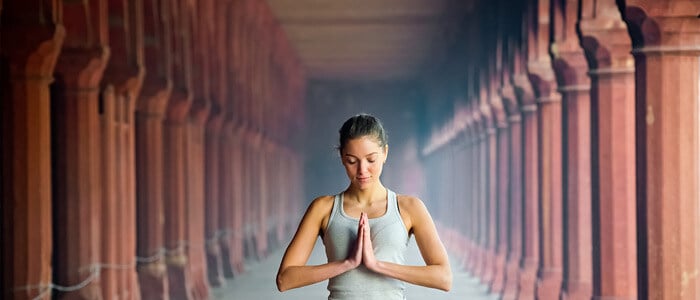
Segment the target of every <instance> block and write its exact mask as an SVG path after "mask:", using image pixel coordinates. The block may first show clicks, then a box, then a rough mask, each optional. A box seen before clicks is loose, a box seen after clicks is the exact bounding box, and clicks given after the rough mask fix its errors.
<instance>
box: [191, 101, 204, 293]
mask: <svg viewBox="0 0 700 300" xmlns="http://www.w3.org/2000/svg"><path fill="white" fill-rule="evenodd" d="M208 103H209V102H208V100H202V99H200V100H198V101H195V102H194V104H193V107H192V110H191V112H190V116H189V122H188V125H187V129H186V130H187V132H186V135H187V136H186V147H185V151H186V153H185V157H186V160H185V162H186V166H185V173H186V174H187V175H188V177H189V179H188V180H187V183H186V185H185V186H186V195H187V197H186V200H185V203H186V205H185V208H186V220H187V229H186V239H185V240H186V241H187V245H188V246H187V263H188V265H187V268H188V272H189V275H190V277H191V278H192V285H193V289H192V292H193V298H194V299H208V298H209V284H208V282H207V280H206V273H207V268H206V263H205V255H206V253H205V239H204V232H205V229H204V227H205V226H204V220H205V219H204V218H205V213H204V208H205V206H204V204H205V203H204V201H205V193H204V187H205V181H204V180H205V178H206V176H205V172H204V170H205V169H204V150H205V134H204V131H205V123H206V121H207V117H208V115H209V104H208Z"/></svg>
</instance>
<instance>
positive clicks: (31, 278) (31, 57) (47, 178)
mask: <svg viewBox="0 0 700 300" xmlns="http://www.w3.org/2000/svg"><path fill="white" fill-rule="evenodd" d="M17 3H19V2H11V3H5V7H4V9H3V16H2V18H3V27H2V28H0V38H1V40H0V43H2V45H3V47H2V48H1V49H0V51H1V55H2V56H3V58H4V59H7V65H8V67H9V74H5V73H3V75H7V76H8V77H9V78H8V77H3V79H2V80H0V84H2V88H1V89H0V93H2V101H0V124H2V126H0V130H1V131H0V138H1V139H2V143H3V147H2V149H0V154H1V156H0V157H1V159H2V161H1V162H0V164H1V165H2V166H3V167H2V168H1V170H0V172H2V173H1V175H0V179H1V180H2V186H1V188H0V192H2V194H1V195H2V197H0V201H2V204H1V205H2V216H1V217H0V224H2V228H0V230H2V231H1V234H0V237H2V240H1V241H0V243H2V247H4V249H6V250H7V251H2V255H3V256H2V258H0V259H1V260H0V263H2V265H3V268H1V269H0V279H1V280H2V284H1V285H0V286H1V287H2V292H0V293H1V294H0V297H2V298H3V299H18V300H19V299H50V298H51V290H50V289H49V284H50V283H51V282H52V280H53V279H52V270H51V255H52V247H53V245H52V244H53V241H52V236H51V232H52V216H51V210H52V207H51V201H52V197H51V186H52V182H51V149H50V145H51V113H50V105H49V103H50V92H49V84H50V83H51V82H52V81H53V72H54V67H55V63H56V59H57V57H58V55H59V53H60V51H61V46H62V45H63V39H64V37H65V29H64V28H63V26H62V25H59V24H56V23H57V22H56V21H57V20H43V21H44V22H43V23H41V24H39V23H38V22H39V21H40V20H42V19H41V18H39V14H40V12H39V10H38V9H37V8H36V7H30V6H29V5H26V6H25V5H16V4H17ZM58 6H59V4H56V3H53V4H52V5H49V6H47V7H45V9H46V12H49V13H50V12H55V11H57V10H60V7H58ZM24 10H29V12H31V13H29V14H26V12H25V11H24ZM20 16H26V17H28V18H29V17H30V16H31V18H35V19H32V20H31V21H32V22H24V21H25V20H23V18H21V17H20ZM10 78H11V80H8V79H10ZM30 120H31V121H30ZM29 286H32V288H29Z"/></svg>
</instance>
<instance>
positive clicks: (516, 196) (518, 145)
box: [501, 83, 524, 300]
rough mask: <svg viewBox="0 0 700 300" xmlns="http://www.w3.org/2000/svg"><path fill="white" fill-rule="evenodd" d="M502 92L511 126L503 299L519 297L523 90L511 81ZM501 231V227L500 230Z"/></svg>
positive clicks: (521, 224) (512, 299)
mask: <svg viewBox="0 0 700 300" xmlns="http://www.w3.org/2000/svg"><path fill="white" fill-rule="evenodd" d="M501 93H502V94H503V96H504V99H505V102H506V107H507V109H506V111H507V112H508V126H509V127H510V130H509V131H508V133H509V137H508V139H509V141H508V147H509V149H510V151H509V153H508V154H509V157H508V158H507V164H508V166H509V168H510V170H509V172H508V185H509V191H510V193H509V195H508V202H509V203H510V205H509V210H508V213H507V215H506V219H507V220H508V221H507V222H506V223H507V227H506V228H505V230H504V231H506V232H507V235H506V236H507V238H508V256H507V261H506V267H505V268H506V282H505V288H504V291H503V294H502V295H503V296H502V299H504V300H514V299H517V297H518V282H519V280H520V265H521V263H522V256H523V253H522V252H523V251H522V249H523V234H522V233H523V176H522V173H523V159H522V157H523V152H524V147H523V127H522V113H521V111H520V105H519V101H518V98H516V97H517V96H516V95H517V94H520V95H522V94H524V92H522V91H518V92H517V94H516V90H515V89H514V86H512V85H511V84H510V83H507V84H504V86H503V89H502V91H501ZM502 232H503V231H502Z"/></svg>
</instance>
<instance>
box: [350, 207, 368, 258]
mask: <svg viewBox="0 0 700 300" xmlns="http://www.w3.org/2000/svg"><path fill="white" fill-rule="evenodd" d="M364 214H365V213H364V212H363V213H361V214H360V221H359V222H358V225H357V239H356V240H355V245H354V247H353V249H352V251H350V253H349V255H348V259H347V260H348V262H350V264H351V266H352V268H353V269H354V268H357V266H359V265H360V264H361V263H362V249H363V243H364V230H363V228H364V223H365V221H364V219H363V217H362V216H364Z"/></svg>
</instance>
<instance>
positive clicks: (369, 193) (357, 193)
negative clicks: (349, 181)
mask: <svg viewBox="0 0 700 300" xmlns="http://www.w3.org/2000/svg"><path fill="white" fill-rule="evenodd" d="M386 193H387V190H386V188H385V187H384V186H383V185H382V184H381V183H378V184H376V185H375V186H374V187H372V188H368V189H364V190H360V189H358V188H356V187H353V186H350V187H348V189H347V190H345V194H346V197H348V198H350V199H352V200H355V201H357V202H359V203H360V204H369V203H371V202H373V201H375V200H379V199H384V198H386Z"/></svg>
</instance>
